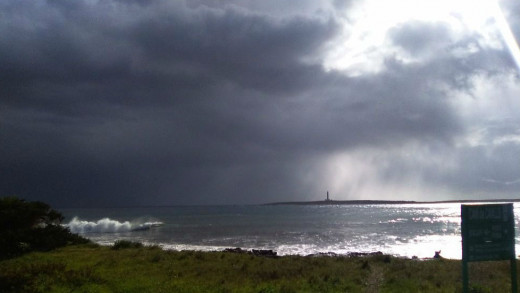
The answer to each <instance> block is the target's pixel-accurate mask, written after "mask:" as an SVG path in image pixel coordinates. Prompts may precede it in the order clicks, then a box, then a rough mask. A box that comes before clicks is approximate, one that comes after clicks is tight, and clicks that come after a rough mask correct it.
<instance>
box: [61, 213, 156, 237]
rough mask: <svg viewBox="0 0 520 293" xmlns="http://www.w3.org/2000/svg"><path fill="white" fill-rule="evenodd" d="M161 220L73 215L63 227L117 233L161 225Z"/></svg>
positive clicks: (88, 231)
mask: <svg viewBox="0 0 520 293" xmlns="http://www.w3.org/2000/svg"><path fill="white" fill-rule="evenodd" d="M162 224H163V223H162V222H158V221H156V222H144V223H131V222H129V221H124V222H119V221H117V220H112V219H110V218H103V219H100V220H98V221H97V222H91V221H84V220H80V219H79V218H78V217H74V218H73V219H72V220H71V221H70V222H69V223H68V224H65V225H64V226H65V227H68V228H69V230H70V231H71V232H72V233H79V234H85V233H117V232H130V231H139V230H148V229H150V228H152V227H157V226H160V225H162Z"/></svg>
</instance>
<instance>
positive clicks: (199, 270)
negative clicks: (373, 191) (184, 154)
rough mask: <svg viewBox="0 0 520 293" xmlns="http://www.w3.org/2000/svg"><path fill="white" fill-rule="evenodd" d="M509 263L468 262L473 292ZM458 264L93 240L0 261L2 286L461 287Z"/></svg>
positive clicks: (505, 283) (502, 274) (493, 283)
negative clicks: (201, 249)
mask: <svg viewBox="0 0 520 293" xmlns="http://www.w3.org/2000/svg"><path fill="white" fill-rule="evenodd" d="M509 274H510V273H509V263H508V262H483V263H472V264H470V284H471V292H493V293H499V292H510V278H509ZM461 283H462V282H461V262H460V261H457V260H446V259H441V260H411V259H400V258H395V257H389V256H384V255H378V256H368V257H327V256H320V257H302V256H284V257H278V258H268V257H260V256H253V255H250V254H237V253H229V252H193V251H182V252H178V251H164V250H161V249H160V248H157V247H131V248H124V247H122V248H120V249H117V250H116V249H113V248H110V247H98V246H96V245H83V246H70V247H66V248H63V249H59V250H55V251H51V252H45V253H30V254H27V255H24V256H21V257H18V258H14V259H9V260H4V261H1V262H0V292H136V293H137V292H265V293H267V292H400V293H402V292H414V293H416V292H443V293H444V292H461V291H462V288H461Z"/></svg>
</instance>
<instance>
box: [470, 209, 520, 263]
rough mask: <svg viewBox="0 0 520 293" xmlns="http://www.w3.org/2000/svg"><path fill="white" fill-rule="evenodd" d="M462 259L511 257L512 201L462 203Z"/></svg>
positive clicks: (504, 258) (512, 237)
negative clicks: (506, 202) (480, 203)
mask: <svg viewBox="0 0 520 293" xmlns="http://www.w3.org/2000/svg"><path fill="white" fill-rule="evenodd" d="M461 217H462V259H463V260H466V261H468V262H471V261H487V260H509V259H511V258H515V222H514V220H515V219H514V215H513V204H487V205H462V210H461Z"/></svg>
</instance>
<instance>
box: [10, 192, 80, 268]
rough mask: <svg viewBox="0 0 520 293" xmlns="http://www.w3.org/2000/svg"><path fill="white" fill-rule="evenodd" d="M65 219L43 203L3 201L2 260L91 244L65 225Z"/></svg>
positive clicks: (14, 199) (18, 200) (15, 199)
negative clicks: (24, 254) (63, 223)
mask: <svg viewBox="0 0 520 293" xmlns="http://www.w3.org/2000/svg"><path fill="white" fill-rule="evenodd" d="M61 221H63V216H62V215H61V214H60V213H59V212H57V211H55V210H53V209H51V207H50V206H49V205H47V204H46V203H43V202H39V201H34V202H27V201H25V200H23V199H18V198H16V197H5V198H0V235H2V237H0V259H5V258H10V257H15V256H18V255H21V254H23V253H26V252H29V251H34V250H36V251H48V250H52V249H55V248H57V247H62V246H65V245H68V244H79V243H87V242H88V240H87V239H85V238H83V237H81V236H78V235H76V234H72V233H71V232H70V231H69V230H68V229H67V228H65V227H63V226H62V225H61Z"/></svg>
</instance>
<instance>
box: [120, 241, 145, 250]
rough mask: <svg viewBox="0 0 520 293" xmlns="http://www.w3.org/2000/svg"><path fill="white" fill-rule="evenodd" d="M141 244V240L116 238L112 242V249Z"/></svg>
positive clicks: (139, 245)
mask: <svg viewBox="0 0 520 293" xmlns="http://www.w3.org/2000/svg"><path fill="white" fill-rule="evenodd" d="M141 247H143V244H142V243H141V242H134V241H130V240H117V241H116V242H114V245H113V246H112V249H115V250H118V249H126V248H141Z"/></svg>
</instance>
